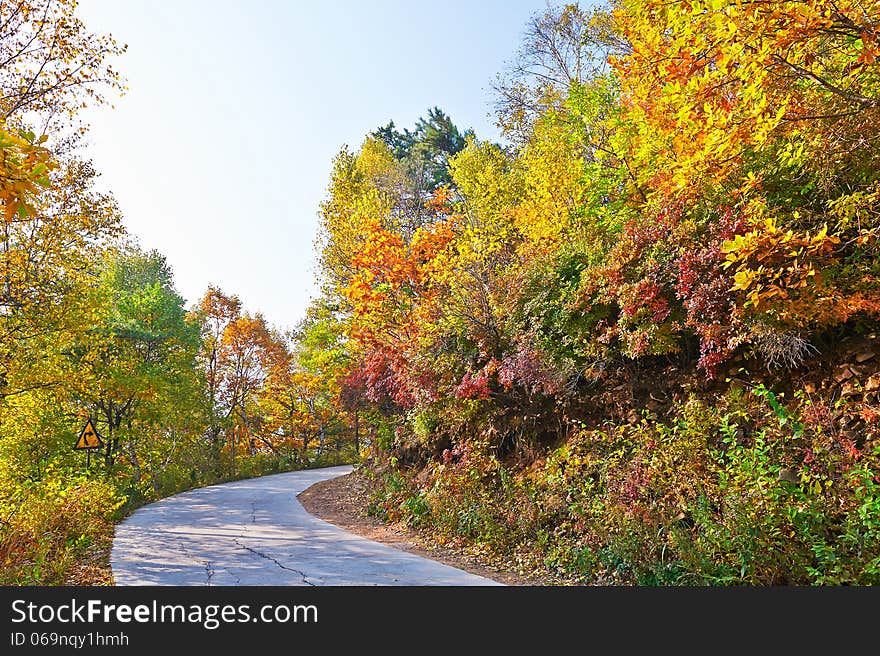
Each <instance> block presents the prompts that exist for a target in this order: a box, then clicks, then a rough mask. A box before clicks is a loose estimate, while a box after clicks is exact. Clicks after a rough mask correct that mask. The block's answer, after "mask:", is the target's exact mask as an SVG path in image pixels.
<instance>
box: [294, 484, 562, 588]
mask: <svg viewBox="0 0 880 656" xmlns="http://www.w3.org/2000/svg"><path fill="white" fill-rule="evenodd" d="M297 498H298V499H299V501H300V503H301V504H302V505H303V507H304V508H305V509H306V510H307V511H308V512H310V513H311V514H312V515H314V516H315V517H318V518H319V519H323V520H324V521H326V522H329V523H331V524H334V525H335V526H338V527H339V528H342V529H345V530H346V531H350V532H351V533H354V534H356V535H360V536H361V537H365V538H368V539H370V540H374V541H376V542H380V543H382V544H386V545H388V546H390V547H394V548H395V549H400V550H401V551H407V552H409V553H413V554H416V555H419V556H423V557H425V558H430V559H432V560H436V561H438V562H441V563H443V564H444V565H449V566H451V567H456V568H458V569H462V570H465V571H467V572H470V573H471V574H477V575H479V576H483V577H485V578H488V579H492V580H493V581H498V582H499V583H504V584H506V585H546V582H545V581H542V580H539V579H534V578H529V577H525V576H522V575H520V574H519V573H518V572H516V571H513V570H511V569H507V568H505V567H503V566H502V565H494V564H488V563H486V562H483V561H481V560H480V559H479V557H478V556H476V555H474V554H471V553H467V552H466V551H465V550H464V549H461V548H457V547H455V546H449V545H441V544H438V543H436V542H432V541H431V540H430V538H428V537H427V536H424V535H422V534H420V533H419V532H418V531H416V530H414V529H412V528H411V527H409V526H407V525H406V524H402V523H397V524H385V523H383V522H381V521H379V520H378V519H376V518H375V517H368V516H365V515H364V514H363V509H364V508H366V507H367V505H368V503H369V491H368V489H367V488H366V485H365V483H364V481H363V480H361V479H360V478H359V477H358V476H357V475H356V474H345V475H344V476H339V477H337V478H332V479H329V480H325V481H320V482H318V483H316V484H314V485H312V486H311V487H309V488H307V489H306V490H304V491H302V492H300V493H299V495H297Z"/></svg>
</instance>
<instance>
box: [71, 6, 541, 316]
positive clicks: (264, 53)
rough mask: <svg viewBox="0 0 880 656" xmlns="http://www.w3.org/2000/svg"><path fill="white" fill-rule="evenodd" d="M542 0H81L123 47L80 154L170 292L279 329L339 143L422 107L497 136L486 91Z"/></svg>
mask: <svg viewBox="0 0 880 656" xmlns="http://www.w3.org/2000/svg"><path fill="white" fill-rule="evenodd" d="M545 8H546V2H545V0H509V1H503V0H471V1H466V0H451V1H447V2H415V1H413V2H402V1H397V2H395V1H391V0H383V1H374V2H366V1H364V2H356V1H348V2H321V1H312V2H297V1H293V0H288V1H286V2H284V1H281V0H273V1H270V0H235V1H232V0H175V1H173V2H172V1H164V0H162V1H157V0H152V1H150V0H81V2H80V10H79V11H80V16H81V17H82V19H83V20H84V22H85V23H86V25H87V26H88V27H89V28H90V29H91V30H93V31H99V32H110V33H112V34H113V36H114V37H116V39H117V40H118V41H120V42H122V43H127V44H128V48H129V49H128V52H127V53H126V54H125V55H124V56H123V57H121V58H120V60H119V61H118V62H117V68H118V69H119V70H121V71H122V72H123V74H124V75H125V76H126V78H127V81H128V85H129V87H130V91H129V92H128V93H127V94H126V95H125V96H124V97H123V98H121V99H120V100H118V101H117V102H116V107H115V109H109V108H107V109H101V110H99V111H96V112H91V113H90V114H89V116H88V120H89V122H90V123H91V125H92V129H91V132H90V135H89V140H90V144H89V146H88V151H87V152H88V154H89V156H91V157H92V158H93V159H94V161H95V164H96V167H97V168H98V170H99V171H100V172H101V173H102V186H104V187H106V188H108V189H110V190H111V191H112V192H113V193H114V194H115V196H116V198H117V200H118V201H119V205H120V207H121V209H122V212H123V214H124V217H125V224H126V226H127V227H128V229H129V230H130V232H132V233H133V234H134V235H136V236H137V237H138V238H139V241H140V244H141V246H142V247H144V248H147V249H150V248H156V249H158V250H159V251H160V252H162V253H163V254H164V255H165V256H166V257H167V258H168V261H169V263H170V264H171V266H172V267H173V269H174V272H175V279H176V282H177V287H178V290H179V291H180V292H181V294H183V296H184V297H185V298H186V299H187V301H188V302H193V301H195V300H196V299H197V298H198V297H199V296H200V295H201V294H202V293H203V292H204V290H205V288H206V287H207V285H208V284H209V283H213V284H216V285H218V286H220V287H221V288H222V289H224V290H225V291H227V292H230V293H235V294H238V295H239V296H240V297H241V298H242V301H243V302H244V304H245V306H246V308H247V309H249V310H251V311H261V312H263V313H264V314H265V315H266V318H267V319H268V320H269V321H270V322H271V323H273V324H275V325H277V326H279V327H281V328H289V327H293V325H294V324H295V323H296V322H297V321H298V320H299V319H300V318H301V317H302V316H303V314H304V312H305V308H306V306H307V304H308V300H309V298H310V296H311V295H312V294H314V292H315V289H314V286H313V279H314V274H315V254H314V248H313V242H314V239H315V236H316V231H317V212H318V205H319V203H320V202H321V200H322V199H323V198H324V195H325V193H326V187H327V182H328V176H329V171H330V165H331V160H332V158H333V156H334V155H335V154H336V153H337V152H338V151H339V149H340V148H341V147H342V146H343V145H344V144H349V145H350V146H352V147H357V146H358V145H359V144H360V142H361V141H362V139H363V137H364V135H365V134H366V133H367V132H369V131H371V130H373V129H375V128H377V127H379V126H380V125H383V124H385V123H386V122H388V121H389V120H394V122H395V124H396V125H398V126H400V127H411V126H412V124H413V123H414V122H415V120H416V119H417V118H418V117H419V116H420V115H424V114H425V113H426V111H427V110H428V108H429V107H432V106H434V105H437V106H439V107H441V108H442V109H444V110H445V111H446V112H447V113H448V114H449V115H450V116H451V117H452V119H453V120H454V121H455V122H456V123H457V124H458V125H459V127H461V128H469V127H470V128H473V129H475V130H476V132H477V135H478V136H480V137H483V138H497V136H498V134H497V131H496V129H495V127H494V121H493V119H492V117H491V103H492V94H491V83H492V81H493V79H494V77H495V75H496V74H497V73H498V72H500V71H501V70H502V69H503V67H504V63H505V62H506V61H508V60H510V59H511V58H512V57H513V55H514V53H515V51H516V49H517V47H518V46H519V42H520V37H521V35H522V31H523V28H524V27H525V24H526V21H527V20H528V18H529V17H530V16H531V15H532V14H533V13H535V12H538V11H542V10H544V9H545Z"/></svg>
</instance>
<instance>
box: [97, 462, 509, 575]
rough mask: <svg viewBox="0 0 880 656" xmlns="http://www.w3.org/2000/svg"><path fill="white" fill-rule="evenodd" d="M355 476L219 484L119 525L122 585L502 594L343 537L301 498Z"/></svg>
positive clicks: (309, 474)
mask: <svg viewBox="0 0 880 656" xmlns="http://www.w3.org/2000/svg"><path fill="white" fill-rule="evenodd" d="M349 471H351V467H348V466H345V467H328V468H326V469H311V470H307V471H298V472H290V473H287V474H275V475H272V476H263V477H262V478H253V479H248V480H243V481H235V482H233V483H224V484H222V485H212V486H210V487H204V488H200V489H197V490H190V491H189V492H184V493H182V494H178V495H175V496H173V497H168V498H167V499H163V500H161V501H157V502H156V503H152V504H150V505H148V506H144V507H143V508H140V509H139V510H137V511H136V512H135V513H134V514H133V515H132V516H131V517H129V518H128V519H126V520H125V521H123V522H122V523H120V524H119V525H117V527H116V535H115V537H114V539H113V549H112V552H111V556H110V565H111V567H112V568H113V576H114V578H115V579H116V583H117V585H500V584H498V583H496V582H495V581H491V580H489V579H486V578H483V577H480V576H477V575H475V574H470V573H468V572H464V571H462V570H459V569H456V568H454V567H449V566H448V565H443V564H442V563H438V562H435V561H433V560H429V559H427V558H423V557H421V556H417V555H415V554H411V553H407V552H405V551H400V550H398V549H394V548H392V547H389V546H386V545H383V544H379V543H378V542H373V541H372V540H367V539H366V538H362V537H360V536H357V535H354V534H353V533H349V532H348V531H344V530H342V529H341V528H338V527H336V526H334V525H332V524H329V523H327V522H325V521H322V520H320V519H317V518H316V517H314V516H313V515H310V514H309V513H307V512H306V510H305V508H303V507H302V505H301V504H300V502H299V501H298V500H297V498H296V495H297V494H299V493H300V492H302V491H303V490H305V489H306V488H308V487H309V486H311V485H313V484H315V483H317V482H318V481H323V480H326V479H328V478H333V477H335V476H341V475H342V474H346V473H348V472H349Z"/></svg>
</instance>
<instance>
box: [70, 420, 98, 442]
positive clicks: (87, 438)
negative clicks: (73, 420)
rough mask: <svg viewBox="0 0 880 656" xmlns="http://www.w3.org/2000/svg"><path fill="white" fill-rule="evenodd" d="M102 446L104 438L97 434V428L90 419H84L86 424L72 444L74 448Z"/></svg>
mask: <svg viewBox="0 0 880 656" xmlns="http://www.w3.org/2000/svg"><path fill="white" fill-rule="evenodd" d="M102 446H104V440H102V439H101V436H100V435H99V434H98V430H97V429H96V428H95V425H94V424H93V423H92V420H91V419H88V420H86V425H85V426H83V429H82V430H81V431H80V432H79V439H78V440H77V441H76V444H75V445H74V447H73V448H74V449H100V448H101V447H102Z"/></svg>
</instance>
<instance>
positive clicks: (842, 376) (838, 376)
mask: <svg viewBox="0 0 880 656" xmlns="http://www.w3.org/2000/svg"><path fill="white" fill-rule="evenodd" d="M852 377H853V372H852V371H851V370H850V368H849V367H848V366H847V365H845V364H842V365H840V366H839V367H838V368H837V371H836V372H835V373H834V380H836V381H837V382H838V383H842V382H843V381H845V380H849V379H850V378H852Z"/></svg>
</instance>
